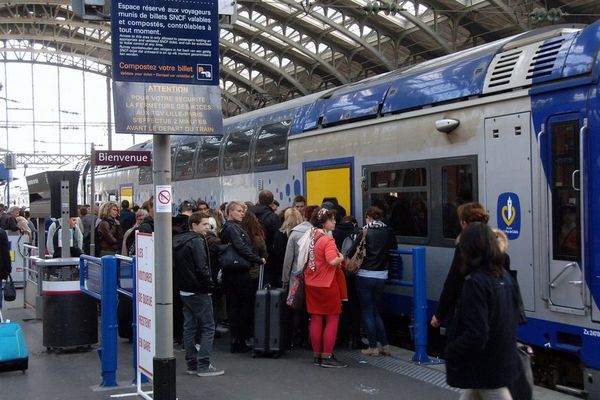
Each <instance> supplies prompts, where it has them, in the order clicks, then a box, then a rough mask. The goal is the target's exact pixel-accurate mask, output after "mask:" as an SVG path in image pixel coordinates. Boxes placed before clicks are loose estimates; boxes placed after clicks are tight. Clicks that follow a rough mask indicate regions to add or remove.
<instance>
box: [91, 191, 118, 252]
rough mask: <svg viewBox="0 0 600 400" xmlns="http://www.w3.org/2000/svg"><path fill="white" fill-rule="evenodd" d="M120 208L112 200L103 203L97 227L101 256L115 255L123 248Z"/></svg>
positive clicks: (97, 239)
mask: <svg viewBox="0 0 600 400" xmlns="http://www.w3.org/2000/svg"><path fill="white" fill-rule="evenodd" d="M118 215H119V208H118V207H117V204H116V203H113V202H112V201H109V202H106V203H104V204H102V207H101V208H100V215H99V217H100V223H99V224H98V227H97V228H96V232H95V233H96V234H97V235H98V236H97V237H96V243H98V245H99V249H96V251H98V250H99V254H100V255H99V256H100V257H102V256H108V255H115V254H117V253H118V252H119V251H120V250H121V243H122V241H123V231H122V230H121V224H120V223H119V221H118V220H117V217H118Z"/></svg>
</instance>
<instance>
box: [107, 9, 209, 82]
mask: <svg viewBox="0 0 600 400" xmlns="http://www.w3.org/2000/svg"><path fill="white" fill-rule="evenodd" d="M111 24H112V54H113V57H112V61H113V63H112V71H113V79H114V80H115V81H129V82H158V83H175V84H186V85H215V86H216V85H219V11H218V0H204V1H203V0H199V1H189V0H188V1H185V0H113V2H112V20H111Z"/></svg>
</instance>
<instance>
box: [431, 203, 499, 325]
mask: <svg viewBox="0 0 600 400" xmlns="http://www.w3.org/2000/svg"><path fill="white" fill-rule="evenodd" d="M457 214H458V220H459V222H460V226H461V227H462V229H463V230H464V229H465V228H466V227H467V226H469V224H471V223H473V222H483V223H487V222H488V220H489V219H490V215H489V214H488V213H487V212H486V211H485V208H484V207H483V205H482V204H481V203H477V202H473V203H465V204H462V205H461V206H459V207H458V210H457ZM459 243H460V236H458V237H457V238H456V248H455V249H454V257H453V258H452V264H450V269H449V270H448V275H447V276H446V281H445V282H444V288H443V289H442V293H441V294H440V299H439V302H438V306H437V310H436V312H435V314H434V315H433V317H432V318H431V326H433V327H434V328H438V327H439V326H440V325H441V324H442V322H444V321H446V322H447V323H448V327H449V328H450V334H452V331H453V329H454V318H453V316H454V310H455V307H456V303H457V302H458V299H459V298H460V292H461V290H462V286H463V284H464V280H465V275H464V274H463V272H462V268H463V259H462V257H461V253H460V250H459V248H458V244H459Z"/></svg>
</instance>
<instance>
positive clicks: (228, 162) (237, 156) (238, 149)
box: [223, 129, 254, 173]
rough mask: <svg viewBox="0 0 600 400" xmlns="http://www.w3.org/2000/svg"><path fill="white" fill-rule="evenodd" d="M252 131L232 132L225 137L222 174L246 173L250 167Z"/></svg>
mask: <svg viewBox="0 0 600 400" xmlns="http://www.w3.org/2000/svg"><path fill="white" fill-rule="evenodd" d="M253 134H254V129H248V130H245V131H241V132H233V133H230V134H229V136H227V139H226V142H225V150H224V152H223V171H224V172H242V173H243V172H248V170H249V167H250V162H249V161H250V157H249V153H250V142H251V140H252V135H253Z"/></svg>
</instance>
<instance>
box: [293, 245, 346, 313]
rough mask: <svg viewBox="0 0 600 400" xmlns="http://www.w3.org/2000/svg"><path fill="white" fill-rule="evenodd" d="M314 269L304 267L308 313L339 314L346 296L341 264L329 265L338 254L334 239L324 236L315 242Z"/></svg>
mask: <svg viewBox="0 0 600 400" xmlns="http://www.w3.org/2000/svg"><path fill="white" fill-rule="evenodd" d="M314 254H315V270H314V271H312V270H311V269H310V267H309V266H308V265H307V266H306V268H305V269H304V284H305V291H306V307H307V310H308V312H309V313H310V314H325V315H329V314H340V313H341V312H342V300H344V299H347V298H348V292H347V289H346V279H345V277H344V272H343V271H342V268H341V265H336V266H334V265H331V264H330V263H329V262H330V261H333V260H334V259H335V258H336V257H337V256H338V255H339V252H338V249H337V247H336V245H335V240H334V239H333V237H331V236H325V237H323V238H321V239H320V240H318V241H317V242H316V243H315V248H314Z"/></svg>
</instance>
